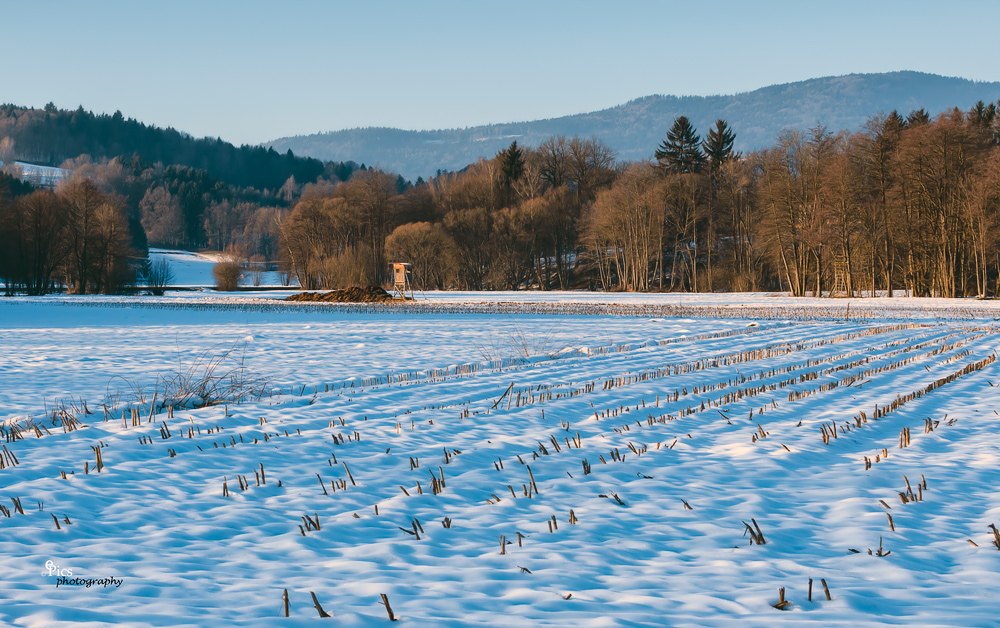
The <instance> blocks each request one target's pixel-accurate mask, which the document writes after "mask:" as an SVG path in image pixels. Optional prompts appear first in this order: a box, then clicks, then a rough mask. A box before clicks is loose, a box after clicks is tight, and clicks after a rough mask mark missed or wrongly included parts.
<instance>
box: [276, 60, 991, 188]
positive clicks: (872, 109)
mask: <svg viewBox="0 0 1000 628" xmlns="http://www.w3.org/2000/svg"><path fill="white" fill-rule="evenodd" d="M998 99H1000V82H993V83H990V82H978V81H971V80H968V79H963V78H953V77H945V76H938V75H936V74H926V73H922V72H910V71H904V72H889V73H883V74H848V75H845V76H833V77H824V78H815V79H809V80H806V81H798V82H795V83H785V84H781V85H772V86H770V87H763V88H761V89H757V90H754V91H751V92H744V93H740V94H733V95H722V96H665V95H654V96H645V97H642V98H637V99H635V100H632V101H629V102H627V103H625V104H623V105H618V106H616V107H611V108H608V109H603V110H601V111H594V112H590V113H580V114H575V115H568V116H562V117H559V118H549V119H545V120H534V121H529V122H512V123H506V124H491V125H483V126H475V127H468V128H465V129H443V130H437V131H406V130H402V129H394V128H385V127H371V128H359V129H348V130H343V131H333V132H329V133H316V134H313V135H299V136H294V137H284V138H280V139H276V140H273V141H271V142H266V143H265V144H264V145H265V146H270V147H273V148H274V149H275V150H277V151H279V152H285V151H287V150H289V149H291V150H292V151H293V152H294V153H295V154H296V155H303V156H309V157H314V158H317V159H323V160H335V161H346V160H354V161H356V162H363V163H366V164H368V165H379V166H380V167H382V168H384V169H387V170H391V171H395V172H398V173H400V174H402V175H403V176H405V177H408V178H416V177H417V176H423V177H425V178H426V177H428V176H429V175H433V174H434V173H435V171H436V170H438V169H445V170H458V169H461V168H463V167H465V166H466V165H468V164H470V163H473V162H475V161H476V160H477V159H478V158H479V157H492V156H493V155H494V154H496V152H497V151H498V150H500V149H501V148H504V147H505V146H507V145H509V144H510V142H511V141H512V140H515V139H516V140H517V141H518V143H519V144H522V145H527V146H537V145H538V144H539V143H540V142H542V141H543V140H545V139H546V138H548V137H550V136H552V135H567V136H573V135H580V136H581V137H590V136H596V137H598V138H599V139H601V140H603V141H604V142H605V143H606V144H608V145H609V146H611V147H612V148H613V149H615V150H616V151H618V155H619V157H620V158H622V159H626V160H640V159H646V158H649V157H651V156H652V154H653V150H654V149H655V148H656V146H657V145H658V144H659V143H660V142H661V141H662V140H663V137H664V136H665V134H666V131H667V129H668V128H669V127H670V124H671V123H672V122H673V120H674V118H676V117H677V116H680V115H686V116H688V118H690V119H691V120H692V122H693V123H694V124H695V126H696V127H697V128H698V130H699V132H701V133H702V134H704V132H705V131H707V130H708V127H709V126H710V125H711V124H713V123H714V122H715V120H716V119H718V118H724V119H725V120H727V121H728V122H729V125H730V126H731V127H732V128H733V129H734V130H735V131H736V134H737V135H736V148H737V149H738V150H744V151H745V150H752V149H756V148H761V147H763V146H766V145H768V144H770V143H772V142H773V141H774V139H775V138H776V137H777V135H778V134H779V133H780V132H781V131H782V130H784V129H808V128H810V127H813V126H815V125H816V124H817V123H820V124H824V125H826V126H827V127H828V128H829V129H830V130H832V131H839V130H841V129H848V130H852V131H853V130H857V129H859V128H860V127H861V126H862V125H863V124H864V122H865V120H867V119H868V118H869V117H870V116H871V115H873V114H876V113H879V112H886V113H888V112H889V111H892V110H893V109H896V110H898V111H899V112H900V113H902V114H903V115H905V114H906V113H908V112H910V111H911V110H913V109H919V108H921V107H922V108H924V109H926V110H927V111H928V112H929V113H930V114H931V115H936V114H938V113H940V112H942V111H945V110H947V109H950V108H952V107H959V108H961V109H969V108H970V107H972V105H974V104H975V103H976V102H977V101H979V100H983V101H986V102H991V101H996V100H998Z"/></svg>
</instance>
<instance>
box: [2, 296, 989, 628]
mask: <svg viewBox="0 0 1000 628" xmlns="http://www.w3.org/2000/svg"><path fill="white" fill-rule="evenodd" d="M427 298H428V303H426V304H417V305H414V306H407V307H406V308H399V307H390V308H384V309H383V308H377V307H372V306H365V307H357V308H350V307H309V304H302V305H295V306H294V307H285V305H284V304H278V303H275V302H268V301H262V300H260V299H259V298H257V297H253V296H250V297H247V296H239V297H235V298H224V299H223V298H219V299H213V298H206V297H205V296H204V295H201V296H192V295H190V294H188V295H180V294H179V293H178V294H177V295H172V294H168V295H167V296H166V297H164V298H162V299H153V298H148V299H131V300H126V301H123V300H120V299H103V300H102V299H87V300H83V299H80V298H70V297H52V298H45V299H16V300H13V299H12V300H4V301H2V302H0V346H2V347H3V352H4V359H3V361H2V362H0V418H3V417H6V420H5V422H4V434H3V435H2V437H3V441H0V442H2V444H3V446H4V447H6V451H4V450H0V455H2V456H3V460H4V465H3V466H4V468H2V469H0V504H3V505H4V507H5V508H6V509H7V511H9V514H10V516H9V517H7V516H4V514H3V513H2V512H0V530H2V534H0V590H2V591H3V592H4V593H3V597H4V600H3V603H2V604H0V625H14V626H49V625H57V624H59V623H61V622H67V623H68V622H79V623H80V624H82V625H94V626H98V625H106V624H109V623H117V624H123V625H130V626H144V625H150V626H177V625H185V626H205V625H210V626H230V625H235V626H275V625H306V624H309V625H311V624H313V623H314V622H316V621H329V622H330V623H331V625H354V626H369V625H382V624H388V623H389V617H388V613H387V610H386V608H385V606H383V604H382V598H381V594H385V595H386V596H387V598H388V601H389V603H390V605H391V607H392V611H393V613H394V614H395V615H396V616H397V617H398V618H400V621H401V622H402V623H403V624H405V625H411V626H438V625H448V626H451V625H501V626H522V625H542V626H546V625H547V626H567V625H574V626H631V625H652V626H660V625H671V626H675V625H676V626H686V625H725V626H760V625H768V624H775V623H780V624H786V623H787V624H804V623H808V624H811V625H816V626H848V625H849V626H882V625H920V626H989V625H994V624H995V622H996V606H997V604H996V600H997V599H1000V578H998V571H1000V551H998V547H997V546H995V545H993V540H994V537H993V532H992V531H991V530H990V528H989V527H988V526H989V525H990V524H997V525H1000V494H998V493H997V491H996V486H997V485H998V483H1000V441H998V440H997V427H998V425H1000V415H998V414H997V412H996V411H998V410H1000V403H998V402H1000V394H998V392H997V390H998V389H997V388H996V387H995V386H994V384H1000V372H998V368H1000V367H998V366H997V364H996V363H995V362H994V361H993V360H994V356H995V351H996V348H997V344H998V343H997V335H996V331H997V327H996V322H995V315H994V314H993V313H994V312H995V311H996V310H995V309H993V308H994V307H995V306H993V305H992V303H976V302H971V303H970V302H960V303H955V302H945V301H940V302H939V301H933V302H927V301H921V300H911V299H893V300H888V299H881V300H864V301H862V300H857V301H851V311H850V313H849V314H848V316H842V313H841V311H840V310H839V309H838V308H844V307H845V305H846V303H845V302H844V301H840V300H837V301H831V300H815V301H813V300H808V301H804V300H793V299H787V298H784V297H770V296H767V295H737V296H729V297H725V296H719V295H707V296H694V295H683V296H679V295H601V296H600V297H594V296H590V295H588V294H585V293H574V294H571V295H568V296H567V295H558V294H552V293H534V294H527V295H526V294H524V293H510V294H490V295H483V294H470V293H466V294H461V293H434V294H428V295H427ZM484 300H495V301H514V300H521V301H534V302H536V303H535V304H533V305H532V304H529V307H524V308H520V309H519V308H518V307H515V306H510V305H497V304H493V305H483V304H480V301H484ZM681 300H683V301H684V302H683V303H677V301H681ZM539 303H541V305H544V306H545V307H536V306H538V305H539ZM772 304H776V305H772ZM95 305H96V306H95ZM549 306H551V307H549ZM671 306H672V307H677V308H687V309H685V310H684V311H686V312H689V311H694V310H692V309H691V308H694V309H697V308H701V309H700V310H697V312H698V313H699V315H698V316H691V317H686V318H677V317H670V316H666V315H662V314H666V313H669V312H671V311H681V310H680V309H677V310H670V309H669V308H670V307H671ZM420 307H424V308H425V309H424V310H420V309H419V308H420ZM740 308H743V309H740ZM863 308H867V309H863ZM765 310H768V311H770V314H762V312H765ZM796 310H798V311H799V312H800V313H801V314H802V315H801V316H788V317H786V318H783V316H785V314H786V313H794V312H795V311H796ZM524 312H527V313H524ZM582 312H587V314H582ZM824 312H825V313H824ZM880 313H881V314H880ZM751 319H756V320H754V321H751ZM234 346H235V347H237V349H238V351H239V353H240V355H241V360H242V362H241V364H242V365H243V366H244V367H246V369H248V370H250V371H253V372H254V373H255V374H258V375H259V376H260V377H263V378H266V379H267V380H268V381H269V383H270V386H271V387H272V388H273V390H274V393H273V394H271V393H268V394H264V395H262V396H260V398H259V399H258V398H255V399H252V400H249V401H244V402H243V403H239V404H228V405H225V404H220V405H216V406H211V407H204V408H186V409H177V410H176V411H174V412H173V413H172V416H171V413H170V412H168V411H167V410H165V409H162V408H160V407H159V406H160V404H161V402H162V401H163V398H162V396H158V397H157V401H156V404H155V406H154V413H153V415H152V416H150V407H151V402H152V401H153V398H152V394H153V389H154V388H155V384H156V382H157V381H158V380H160V381H162V380H163V379H164V378H169V377H170V374H171V373H176V372H178V371H179V372H182V373H183V372H185V371H187V370H190V369H191V368H192V367H194V366H196V365H197V364H198V360H199V356H211V355H217V354H219V353H221V352H222V351H224V350H226V349H229V348H232V347H234ZM205 359H209V358H203V361H202V364H204V363H205V362H204V360H205ZM501 360H502V361H501ZM228 366H229V365H228V364H227V366H226V368H228ZM219 372H221V371H219ZM136 389H142V390H143V392H144V399H143V400H142V401H139V402H137V403H133V404H132V405H131V406H130V405H129V404H128V401H129V392H130V391H133V390H136ZM117 393H121V394H117ZM81 398H82V400H84V401H86V402H87V408H88V409H89V410H90V412H92V414H83V413H81V412H79V411H80V410H82V407H83V402H82V401H80V400H81ZM57 400H59V401H58V402H57ZM102 402H107V403H109V404H111V410H110V413H109V414H108V415H107V418H106V415H105V412H104V408H103V407H102V405H101V404H102ZM115 403H117V405H114V404H115ZM53 407H66V408H68V409H69V411H70V412H71V413H75V419H76V420H78V421H80V424H79V426H77V424H76V423H74V422H73V420H67V419H64V418H57V419H56V420H53V419H52V417H51V416H50V415H46V414H45V412H46V411H48V412H51V411H52V409H53ZM123 413H124V414H123ZM123 417H124V418H123ZM928 421H929V422H928ZM63 423H68V424H69V425H70V426H71V427H78V429H73V430H71V431H66V429H67V428H66V427H64V426H63ZM35 425H37V426H38V429H36V428H35V427H34V426H35ZM907 430H908V435H907ZM832 434H835V436H834V435H832ZM901 444H902V445H905V446H901ZM97 452H100V457H101V460H102V463H103V469H102V470H101V471H100V472H97V471H96V469H95V466H96V464H97ZM261 470H263V477H260V474H261ZM63 472H65V474H66V478H65V479H64V478H63V477H62V473H63ZM224 487H225V489H224ZM224 490H225V491H226V492H227V493H228V494H227V495H224ZM15 499H17V500H18V502H17V503H18V504H19V505H20V508H21V510H23V514H22V513H21V512H19V511H18V510H17V509H16V508H15ZM904 501H905V503H904ZM57 521H58V529H57ZM317 524H318V525H317ZM747 526H749V527H750V529H752V530H753V535H754V536H756V535H758V534H760V535H762V538H761V540H762V541H764V543H763V544H756V543H754V544H751V535H750V534H748V533H747ZM317 528H318V529H317ZM880 543H881V551H880ZM869 550H871V552H872V553H871V554H870V553H869ZM880 553H881V554H883V555H881V556H880V555H878V554H880ZM47 565H48V566H47ZM60 570H61V573H63V577H64V578H67V579H70V578H72V579H78V578H79V579H95V580H96V579H106V578H112V577H113V578H115V579H117V580H115V582H114V583H112V584H110V585H109V586H103V583H97V582H92V583H91V586H89V587H87V586H85V585H83V586H73V585H70V584H64V583H62V582H61V581H59V580H58V577H59V573H60ZM70 570H71V571H72V576H71V577H70V574H69V573H68V572H69V571H70ZM119 581H120V585H118V584H117V583H118V582H119ZM810 581H811V583H812V584H811V588H812V594H811V597H812V599H811V601H810V600H809V599H808V598H809V589H810ZM823 581H825V584H826V585H827V588H828V590H829V597H830V599H827V596H826V594H825V593H824V584H823ZM57 584H58V586H57ZM116 585H117V586H116ZM782 587H783V588H784V597H785V599H786V600H788V601H789V602H790V605H788V606H786V607H785V610H784V611H782V610H778V609H776V608H775V607H774V606H773V605H774V604H776V603H777V602H778V601H779V589H780V588H782ZM286 589H287V591H288V597H289V609H290V618H288V619H285V618H284V607H283V602H282V595H283V592H284V591H285V590H286ZM310 593H315V596H316V599H317V600H318V602H319V603H320V604H321V605H322V607H323V609H325V611H326V612H327V613H330V614H332V615H333V616H334V618H333V619H331V620H319V619H318V610H317V609H316V608H315V607H314V605H313V598H312V597H311V595H310Z"/></svg>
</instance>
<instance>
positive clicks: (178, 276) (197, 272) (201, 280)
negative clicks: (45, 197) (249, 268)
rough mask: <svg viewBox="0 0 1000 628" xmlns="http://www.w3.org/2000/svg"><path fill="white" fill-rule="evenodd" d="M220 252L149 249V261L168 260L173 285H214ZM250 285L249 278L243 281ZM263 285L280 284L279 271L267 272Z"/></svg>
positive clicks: (262, 281)
mask: <svg viewBox="0 0 1000 628" xmlns="http://www.w3.org/2000/svg"><path fill="white" fill-rule="evenodd" d="M220 256H221V254H219V253H211V252H207V253H194V252H192V251H177V250H171V249H155V248H151V249H149V261H150V262H154V263H155V262H157V261H158V260H166V261H167V262H168V263H169V264H170V270H171V272H172V273H173V275H174V278H173V281H172V282H171V285H173V286H184V287H213V286H215V279H214V278H213V277H212V267H213V266H215V264H216V263H218V261H219V258H220ZM241 283H242V284H246V285H249V281H248V280H244V281H243V282H241ZM261 285H263V286H280V285H281V278H280V276H279V274H278V273H277V272H270V271H269V272H265V273H264V276H263V277H262V280H261Z"/></svg>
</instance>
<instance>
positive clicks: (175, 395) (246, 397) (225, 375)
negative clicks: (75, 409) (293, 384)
mask: <svg viewBox="0 0 1000 628" xmlns="http://www.w3.org/2000/svg"><path fill="white" fill-rule="evenodd" d="M246 346H247V345H246V342H237V343H236V344H234V345H233V346H232V347H230V348H228V349H225V350H223V351H221V352H219V351H218V350H217V349H210V350H207V351H204V352H202V353H200V354H198V355H197V356H195V358H194V359H193V360H191V362H190V363H189V364H183V363H180V362H178V366H177V369H176V370H175V371H174V372H172V373H168V374H166V375H163V374H161V375H157V378H156V384H154V385H153V389H152V390H149V389H148V387H147V388H143V387H142V386H140V385H139V384H137V383H135V382H130V381H128V380H125V379H123V378H115V379H113V380H112V383H113V382H116V381H119V382H123V383H124V384H125V387H126V388H127V389H128V393H126V394H123V393H122V392H121V390H120V389H117V390H115V392H114V393H112V386H111V384H110V383H109V385H108V395H107V398H108V399H109V400H115V401H116V403H115V404H114V406H112V407H115V406H117V402H121V401H125V402H128V401H133V402H135V403H138V404H140V405H142V406H145V405H146V404H152V403H155V405H156V407H157V408H159V409H163V408H167V407H168V406H169V407H174V408H200V407H203V406H212V405H219V404H223V403H232V404H238V403H242V402H245V401H253V400H256V399H260V398H261V397H263V396H264V395H266V394H268V393H269V392H270V390H271V385H270V380H269V379H268V378H266V377H265V376H264V375H262V374H261V373H259V372H257V371H255V370H253V369H251V368H250V367H248V366H247V364H246ZM130 398H131V399H130Z"/></svg>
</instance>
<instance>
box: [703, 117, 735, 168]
mask: <svg viewBox="0 0 1000 628" xmlns="http://www.w3.org/2000/svg"><path fill="white" fill-rule="evenodd" d="M735 141H736V134H735V133H733V130H732V129H730V128H729V125H728V124H727V123H726V121H725V120H722V119H719V120H716V121H715V127H714V128H711V129H709V131H708V135H706V136H705V141H704V142H702V143H701V147H702V149H704V151H705V156H706V157H707V158H708V161H709V164H710V165H711V168H712V170H716V169H718V168H719V166H721V165H722V164H724V163H726V162H727V161H728V160H730V159H732V158H733V157H738V155H737V154H736V153H734V152H733V142H735Z"/></svg>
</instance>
